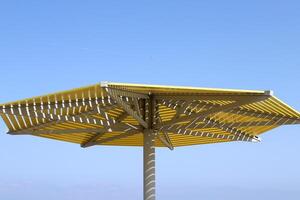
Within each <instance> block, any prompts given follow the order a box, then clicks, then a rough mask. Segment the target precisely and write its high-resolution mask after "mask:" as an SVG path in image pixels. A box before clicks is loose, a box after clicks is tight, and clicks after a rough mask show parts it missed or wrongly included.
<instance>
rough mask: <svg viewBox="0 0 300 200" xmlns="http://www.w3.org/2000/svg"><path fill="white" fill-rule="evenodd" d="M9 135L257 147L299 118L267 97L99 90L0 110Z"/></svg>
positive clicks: (107, 86)
mask: <svg viewBox="0 0 300 200" xmlns="http://www.w3.org/2000/svg"><path fill="white" fill-rule="evenodd" d="M0 115H1V117H2V118H3V120H4V122H5V124H6V125H7V127H8V129H9V132H8V133H9V134H14V135H22V134H28V135H34V136H39V137H45V138H50V139H56V140H61V141H67V142H72V143H78V144H80V145H81V146H82V147H88V146H93V145H119V146H143V132H144V130H145V129H149V130H151V131H153V132H154V133H155V134H156V139H155V146H158V147H168V148H171V149H172V148H173V147H176V146H186V145H197V144H209V143H218V142H231V141H259V138H258V137H257V136H258V135H260V134H262V133H264V132H266V131H268V130H271V129H273V128H276V127H278V126H281V125H285V124H298V123H300V114H299V112H297V111H295V110H294V109H292V108H291V107H289V106H288V105H286V104H284V103H283V102H282V101H280V100H279V99H277V98H276V97H275V96H273V95H272V94H271V92H269V91H251V90H224V89H210V88H191V87H174V86H155V85H139V84H123V83H110V82H105V83H101V84H97V85H92V86H89V87H84V88H78V89H74V90H69V91H65V92H59V93H54V94H49V95H45V96H39V97H33V98H29V99H25V100H20V101H16V102H11V103H6V104H1V105H0Z"/></svg>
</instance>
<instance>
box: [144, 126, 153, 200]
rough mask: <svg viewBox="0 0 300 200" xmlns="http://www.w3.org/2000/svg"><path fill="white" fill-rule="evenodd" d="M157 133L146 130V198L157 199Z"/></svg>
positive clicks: (149, 199)
mask: <svg viewBox="0 0 300 200" xmlns="http://www.w3.org/2000/svg"><path fill="white" fill-rule="evenodd" d="M154 142H155V135H154V133H153V132H152V131H150V130H149V129H145V131H144V200H155V146H154Z"/></svg>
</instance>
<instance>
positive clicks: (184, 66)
mask: <svg viewBox="0 0 300 200" xmlns="http://www.w3.org/2000/svg"><path fill="white" fill-rule="evenodd" d="M299 9H300V3H299V1H290V0H288V1H267V0H265V1H247V2H245V1H206V2H200V1H176V0H175V1H163V2H162V1H84V2H83V1H67V0H65V1H13V0H11V1H1V6H0V38H1V39H0V70H1V84H0V90H1V94H0V101H1V102H7V101H11V100H16V99H22V98H25V97H31V96H34V95H42V94H46V93H50V92H56V91H60V90H65V89H71V88H74V87H80V86H84V85H89V84H93V83H97V82H100V81H103V80H108V81H115V82H131V83H149V84H165V85H166V84H167V85H185V86H200V87H219V88H238V89H239V88H241V89H272V90H274V93H275V95H276V96H277V97H279V98H281V99H282V100H284V101H285V102H287V103H288V104H290V105H292V106H293V107H294V108H296V109H298V110H300V101H299V100H300V93H299V87H300V81H299V72H300V56H299V53H300V37H299V35H300V13H299ZM0 130H1V133H2V134H0V199H6V200H17V199H21V198H22V199H25V200H27V199H28V200H29V199H30V200H37V199H41V198H43V199H45V200H52V199H66V200H68V199H72V200H79V199H82V198H85V199H90V200H94V199H112V200H115V199H125V200H137V199H141V198H142V149H141V148H126V147H106V146H103V147H91V148H87V149H82V148H80V147H79V146H78V145H74V144H69V143H64V142H59V141H53V140H47V139H42V138H37V137H30V136H19V137H16V136H10V135H7V134H5V132H6V128H5V126H4V124H3V122H2V121H1V124H0ZM262 139H263V142H261V143H257V144H253V143H225V144H216V145H203V146H191V147H184V148H177V149H175V150H174V151H172V152H171V151H169V150H168V149H158V150H157V199H166V200H169V199H172V200H180V199H189V200H196V199H200V198H201V197H202V198H203V199H207V200H219V199H231V200H239V199H245V200H250V199H251V200H252V199H256V200H262V199H274V200H279V199H280V200H281V199H289V200H294V199H295V200H296V199H299V196H300V189H299V188H300V172H299V168H300V158H299V156H298V153H299V151H300V145H299V141H300V126H285V127H281V128H278V129H275V130H272V131H270V132H268V133H266V134H264V135H262Z"/></svg>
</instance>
